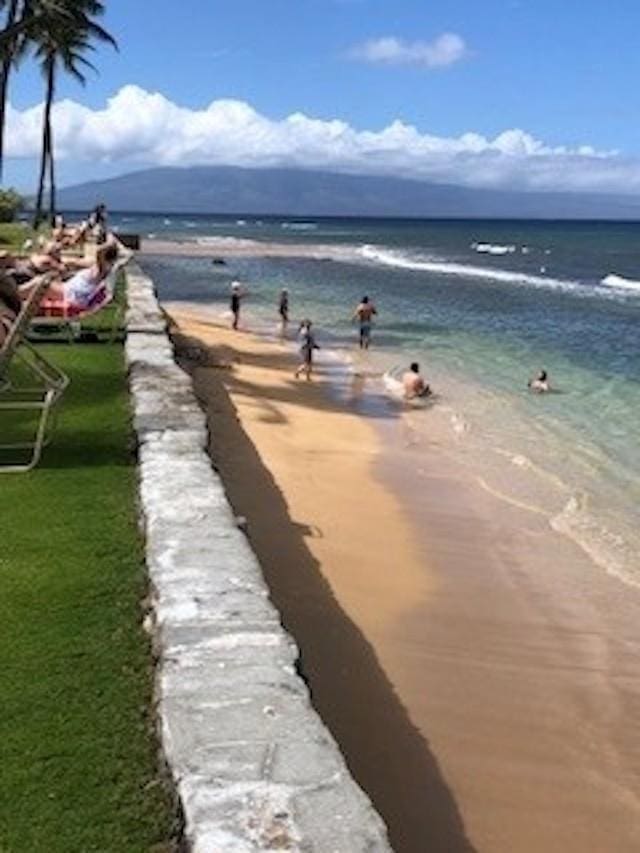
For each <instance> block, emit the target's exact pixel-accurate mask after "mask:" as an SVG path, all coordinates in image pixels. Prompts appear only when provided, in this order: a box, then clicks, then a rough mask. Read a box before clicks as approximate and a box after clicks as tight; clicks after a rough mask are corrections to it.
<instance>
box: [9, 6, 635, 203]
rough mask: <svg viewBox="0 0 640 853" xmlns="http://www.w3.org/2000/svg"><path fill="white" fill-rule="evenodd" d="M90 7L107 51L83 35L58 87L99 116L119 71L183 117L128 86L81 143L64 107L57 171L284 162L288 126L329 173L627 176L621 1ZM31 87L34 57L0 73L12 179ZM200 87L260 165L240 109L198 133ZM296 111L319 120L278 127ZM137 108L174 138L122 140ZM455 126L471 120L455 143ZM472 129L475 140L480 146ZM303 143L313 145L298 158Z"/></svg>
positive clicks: (630, 13) (584, 182)
mask: <svg viewBox="0 0 640 853" xmlns="http://www.w3.org/2000/svg"><path fill="white" fill-rule="evenodd" d="M106 5H107V16H106V18H105V25H106V27H107V28H108V29H109V30H110V31H111V32H112V33H113V34H114V35H115V36H116V38H117V39H118V42H119V45H120V52H119V53H114V52H113V51H111V50H108V49H107V50H105V49H102V48H101V49H99V50H98V52H97V53H96V55H95V57H94V58H93V59H94V61H95V64H96V65H97V66H98V67H99V69H100V74H99V75H98V76H95V75H93V74H91V73H89V77H88V85H87V87H86V88H82V87H81V86H79V85H78V84H76V83H74V82H73V81H71V80H62V81H61V83H60V87H59V94H60V97H61V98H68V99H70V100H71V101H73V102H77V103H78V104H82V105H84V106H86V107H88V108H90V110H91V111H94V112H97V113H99V112H100V111H104V110H105V107H106V105H107V101H108V99H110V98H113V97H114V96H115V95H116V94H117V93H118V92H119V91H120V90H121V89H122V88H123V87H130V86H132V85H133V86H135V87H137V89H136V91H137V92H138V94H140V92H144V93H160V94H161V95H162V96H164V98H165V99H166V101H167V102H169V103H171V104H172V105H175V106H176V108H180V109H181V110H186V111H187V112H188V114H181V113H180V112H179V111H178V113H177V114H176V115H175V116H173V117H172V118H171V119H169V118H168V117H167V115H166V112H167V110H166V109H164V108H163V110H161V112H162V113H163V117H162V119H160V117H159V115H158V114H155V115H154V113H153V110H150V108H149V104H148V103H147V102H146V101H145V98H144V97H142V96H140V97H137V98H131V97H129V98H125V99H123V102H122V103H121V104H119V106H118V105H116V108H115V109H114V110H112V113H113V114H110V115H108V116H103V119H104V120H103V121H101V122H99V124H98V127H99V132H100V134H101V136H102V140H101V146H100V147H99V150H96V149H95V147H92V145H91V144H88V143H87V144H85V145H84V148H83V147H82V146H80V145H78V144H76V142H75V141H74V140H73V139H72V138H71V128H77V127H78V123H79V122H81V121H85V119H87V116H85V114H84V113H83V114H82V115H80V113H79V112H78V110H76V111H75V112H73V110H67V112H68V113H69V115H67V113H65V116H62V115H61V117H60V124H61V130H60V131H58V133H57V138H58V139H59V140H61V159H60V168H61V175H62V180H63V182H67V183H68V182H71V181H74V180H84V179H86V178H88V177H91V176H92V175H95V176H102V175H107V174H113V173H117V172H122V171H127V170H128V169H129V168H140V167H142V166H146V165H154V164H156V163H157V164H173V163H176V164H181V163H185V164H186V163H190V162H195V161H196V160H198V158H200V160H201V161H203V162H223V161H227V162H232V163H236V164H246V165H270V164H273V163H276V162H279V161H281V162H283V163H284V162H289V158H290V156H291V152H289V151H288V150H287V144H288V143H287V141H286V137H287V136H288V135H289V136H291V137H292V139H293V138H294V137H295V140H294V141H293V142H292V143H291V144H292V145H293V149H294V154H293V162H295V163H296V164H297V165H301V166H305V165H310V166H314V167H317V166H318V165H322V162H323V156H324V155H323V152H324V153H326V156H327V163H328V165H329V166H331V167H333V168H337V169H341V170H347V171H354V170H355V171H358V170H364V171H366V170H371V169H372V168H373V169H375V170H378V171H386V172H391V173H393V172H397V173H399V174H408V175H412V174H415V175H416V176H417V177H425V178H430V179H441V180H449V181H450V180H453V181H458V180H459V182H461V183H473V182H474V180H475V179H474V172H473V164H469V163H466V162H465V163H462V166H459V172H456V162H458V161H460V162H461V161H464V160H465V158H470V159H471V160H474V158H476V159H478V158H479V159H478V164H480V165H481V166H482V168H481V169H479V170H476V171H477V173H478V175H479V177H478V179H477V180H475V182H476V183H479V184H482V185H487V184H489V185H491V184H493V185H500V186H510V185H514V186H524V187H526V186H532V187H536V188H552V187H553V186H554V182H555V181H556V177H555V176H556V175H557V176H559V177H560V178H562V179H565V178H566V181H568V188H573V187H575V188H578V189H582V188H588V189H594V188H595V189H603V190H604V189H607V190H608V189H612V190H618V189H623V190H625V189H629V188H632V189H634V190H635V189H636V187H635V184H634V180H635V178H636V172H637V170H638V161H639V160H640V130H639V123H638V121H637V118H636V113H637V108H636V100H637V95H636V85H635V84H636V81H637V80H638V79H640V54H639V52H638V50H637V33H638V31H640V4H639V3H637V0H612V2H609V3H604V2H602V0H582V2H580V0H482V2H481V0H448V2H441V0H430V2H427V0H224V2H218V0H182V2H179V3H176V2H175V0H174V2H169V0H153V2H143V0H106ZM443 38H444V39H445V40H444V41H442V39H443ZM447 39H449V41H447ZM41 97H42V88H41V80H40V77H39V74H38V71H37V70H36V69H34V68H33V67H32V66H31V64H30V63H29V62H26V63H25V65H24V66H23V68H21V69H20V71H19V73H18V74H17V75H16V76H15V78H14V81H13V84H12V87H11V93H10V99H11V103H12V105H13V107H14V108H15V110H16V114H15V119H16V121H15V122H14V123H13V124H11V125H10V132H13V134H14V138H13V144H12V145H11V146H10V153H11V154H12V155H14V156H12V157H11V160H10V162H9V163H8V168H7V177H8V178H9V179H13V180H14V181H16V182H18V183H19V184H20V185H23V186H27V185H29V184H30V182H31V181H32V173H33V172H34V160H33V154H34V153H35V149H34V145H35V140H31V135H34V134H35V130H34V126H35V124H36V123H35V122H34V118H33V115H34V114H33V107H35V106H36V105H38V104H39V103H40V101H41ZM214 101H219V102H221V103H223V104H224V103H227V104H228V103H229V102H230V101H234V102H238V103H242V104H244V105H246V106H247V108H248V109H250V110H252V111H253V112H254V113H255V114H257V115H258V116H259V117H260V120H261V121H260V123H259V134H260V133H262V134H265V135H266V137H268V140H269V141H268V144H267V145H266V149H267V150H268V152H269V157H268V158H267V160H266V162H264V163H262V162H261V161H260V158H259V151H256V150H255V148H254V149H251V150H246V141H245V140H242V139H241V138H240V137H242V128H243V126H244V129H245V132H246V134H251V133H253V134H254V136H255V131H256V126H257V125H256V121H255V120H254V119H253V118H252V116H251V115H249V114H248V113H247V114H246V115H244V116H243V117H242V118H241V119H240V120H239V119H238V116H237V115H235V113H233V115H232V116H231V118H230V119H229V121H231V124H232V125H233V128H234V129H233V128H232V131H227V124H225V122H226V121H227V118H226V117H225V115H224V112H225V110H224V109H223V108H221V109H220V110H219V111H218V114H217V115H216V118H215V121H214V120H213V119H212V118H211V117H209V119H210V126H209V130H208V131H205V130H203V129H202V127H201V124H202V121H201V119H199V118H198V116H201V114H202V113H203V111H206V109H207V107H208V106H209V105H210V104H211V103H212V102H214ZM30 110H31V112H29V111H30ZM122 112H129V113H131V112H134V113H136V118H137V120H138V121H139V122H141V123H142V124H143V127H142V128H141V129H140V128H138V129H136V127H135V126H134V125H131V126H128V127H127V129H126V133H125V129H124V128H123V126H122V121H121V119H122ZM236 112H237V111H236ZM298 113H302V114H303V115H304V116H305V117H306V118H307V119H309V120H311V119H313V120H317V121H318V122H321V125H322V126H320V127H315V128H314V127H313V126H312V125H311V124H307V125H305V126H304V127H303V128H302V129H301V128H300V127H298V126H294V127H292V126H291V124H290V123H286V121H287V119H288V117H290V116H291V115H294V114H298ZM70 115H71V118H70V117H69V116H70ZM145 117H146V119H147V124H148V123H153V122H154V121H155V122H157V123H158V124H157V132H158V134H162V135H163V136H164V137H165V138H167V137H169V136H171V137H173V136H174V134H175V135H176V136H177V137H180V134H187V135H188V137H189V138H188V139H186V140H182V141H181V142H180V144H179V145H178V144H176V145H174V148H173V150H172V151H168V150H160V148H159V146H158V145H157V144H156V143H155V142H154V144H149V145H148V146H147V147H146V149H145V147H144V146H137V143H136V142H135V140H136V138H140V137H141V136H144V135H145V129H147V130H148V127H147V124H145ZM129 119H131V116H129ZM334 120H338V121H339V122H341V123H342V126H343V133H342V136H341V139H340V144H339V145H338V147H339V148H340V149H341V150H340V152H339V153H338V152H337V150H336V146H335V145H334V147H333V148H332V147H331V146H332V136H333V135H335V133H336V132H337V131H336V129H335V128H334V129H333V130H332V131H330V129H329V127H330V126H329V124H328V123H330V122H332V121H334ZM171 121H173V122H174V125H173V126H172V125H171ZM238 122H239V123H238ZM394 122H395V123H400V124H401V126H402V127H403V128H405V127H410V128H412V129H413V130H414V131H415V132H414V133H413V134H407V133H401V134H400V136H401V137H402V139H399V135H398V133H393V134H391V137H392V141H391V143H390V140H389V136H390V135H389V134H387V135H385V136H382V137H380V138H377V137H376V139H375V140H374V144H373V147H372V146H371V145H370V142H371V140H370V139H369V138H368V137H367V136H366V134H374V135H375V134H381V133H382V132H383V131H384V130H385V128H389V127H392V126H393V125H394ZM243 123H244V124H243ZM283 123H284V124H283ZM65 127H66V130H65ZM187 127H188V128H190V130H189V131H188V133H187V130H186V128H187ZM194 128H197V131H196V130H195V129H194ZM345 128H346V130H345ZM94 129H95V128H94ZM514 130H518V131H520V132H522V133H523V134H524V135H525V137H523V138H522V139H521V138H518V139H515V138H514V137H513V136H509V137H506V138H505V139H506V142H505V143H504V144H503V142H499V143H497V145H495V146H492V144H491V142H492V140H495V139H496V138H501V134H504V133H505V132H510V131H514ZM196 132H197V133H198V134H205V133H209V134H214V132H215V134H216V135H217V136H218V141H216V142H215V143H214V142H213V141H212V142H211V144H210V145H207V144H206V140H204V139H199V141H198V145H197V146H196V145H193V144H192V139H193V135H194V133H196ZM88 133H89V130H88V129H86V128H85V136H87V135H88ZM347 133H348V134H351V137H350V138H349V140H347V141H345V138H344V136H345V134H347ZM296 134H298V135H296ZM363 134H364V136H363ZM465 134H473V139H471V141H470V142H469V143H468V144H467V142H465V141H464V135H465ZM338 135H340V134H338ZM19 136H21V137H22V138H23V139H24V145H22V147H21V144H20V142H19V141H18V137H19ZM105 136H106V137H107V138H108V140H113V146H112V147H111V148H110V147H109V145H105V144H102V143H104V141H105V140H104V137H105ZM276 137H277V139H276ZM476 137H481V138H482V139H484V140H485V141H487V143H488V144H487V145H486V146H484V147H483V145H482V144H481V143H478V142H477V140H476ZM221 138H224V139H225V140H226V141H225V143H224V144H221V143H220V141H219V140H220V139H221ZM461 138H462V139H463V142H462V143H460V142H458V143H456V144H453V146H452V145H449V141H451V140H460V139H461ZM127 139H129V140H132V149H131V150H130V151H129V150H127V144H126V143H127ZM433 139H435V140H440V142H439V143H437V142H434V143H433V144H432V142H431V140H433ZM529 139H531V140H533V142H534V143H535V144H532V145H530V144H529V141H528V140H529ZM523 140H524V141H523ZM166 141H167V147H168V148H170V147H171V146H170V140H169V139H168V138H167V140H166ZM85 143H86V140H85ZM181 146H182V147H181ZM234 146H235V147H234ZM305 146H306V148H307V150H308V151H309V152H313V153H312V154H309V156H308V158H307V159H305V156H306V155H305V152H304V149H305ZM323 146H324V148H323ZM536 146H537V148H536ZM581 146H589V147H590V148H591V149H593V155H594V156H592V154H591V152H590V150H589V149H586V148H581ZM390 147H391V148H392V149H393V152H392V154H391V155H389V156H388V157H387V153H386V152H387V151H388V150H389V148H390ZM451 147H453V149H455V150H454V151H453V152H452V153H451V152H449V153H448V148H451ZM134 149H135V150H134ZM325 149H326V151H325ZM480 149H482V150H480ZM521 149H522V150H521ZM613 151H615V152H619V153H618V154H617V155H615V156H614V155H612V153H611V152H613ZM15 155H18V156H15ZM403 157H404V159H403ZM447 157H448V158H449V159H447ZM514 157H515V158H518V157H520V160H519V161H518V162H517V163H516V162H515V160H514V159H513V158H514ZM510 158H511V159H510ZM445 161H446V162H445ZM454 161H456V162H454ZM498 161H500V163H498ZM543 161H544V163H543ZM551 161H554V163H555V164H556V167H557V168H556V170H555V171H554V170H553V169H552V168H551V166H552V165H553V164H552V163H551ZM474 162H475V161H474ZM372 164H373V165H372ZM476 165H477V164H476ZM530 166H532V169H533V171H532V172H531V175H532V177H528V175H529V173H530V171H531V170H530ZM591 167H595V168H591ZM574 173H575V175H574ZM638 180H639V186H640V178H638ZM547 184H549V186H548V187H547Z"/></svg>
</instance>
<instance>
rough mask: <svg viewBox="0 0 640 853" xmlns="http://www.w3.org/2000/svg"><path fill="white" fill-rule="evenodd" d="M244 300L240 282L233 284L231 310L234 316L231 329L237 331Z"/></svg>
mask: <svg viewBox="0 0 640 853" xmlns="http://www.w3.org/2000/svg"><path fill="white" fill-rule="evenodd" d="M242 299H244V293H243V292H242V290H241V288H240V282H239V281H233V282H231V301H230V306H229V307H230V308H231V314H232V318H233V319H232V321H231V328H232V329H234V330H235V331H237V329H238V321H239V320H240V302H241V300H242Z"/></svg>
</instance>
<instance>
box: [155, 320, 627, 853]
mask: <svg viewBox="0 0 640 853" xmlns="http://www.w3.org/2000/svg"><path fill="white" fill-rule="evenodd" d="M170 310H171V314H172V316H173V318H174V320H176V321H177V322H178V324H179V326H180V333H179V334H178V335H177V337H176V342H177V344H178V348H179V351H180V352H181V353H182V358H183V362H184V364H185V366H186V367H187V368H188V369H190V370H191V371H192V373H193V375H194V380H195V384H196V388H197V391H198V394H199V396H200V398H201V401H202V403H203V405H204V406H205V407H206V409H207V411H208V413H209V415H210V428H211V433H212V440H211V453H212V457H213V459H214V462H215V464H216V466H217V467H218V468H219V469H220V472H221V475H222V477H223V480H224V482H225V485H226V488H227V490H228V493H229V496H230V499H231V501H232V504H233V505H234V507H235V510H236V512H237V513H239V514H241V515H244V516H246V517H247V519H248V534H249V537H250V540H251V542H252V545H253V547H254V548H255V550H256V552H257V554H258V556H259V558H260V561H261V563H262V565H263V568H264V570H265V574H266V577H267V580H268V583H269V585H270V588H271V590H272V595H273V598H274V601H275V603H276V605H277V606H278V607H279V609H280V611H281V613H282V614H283V618H284V621H285V624H286V626H287V627H288V628H289V630H290V631H291V632H292V634H293V635H294V636H295V638H296V640H297V641H298V644H299V646H300V648H301V652H302V671H303V674H304V675H305V676H306V677H307V678H308V680H309V683H310V687H311V690H312V694H313V698H314V703H315V705H316V707H317V708H318V710H319V711H320V713H321V715H322V716H323V718H324V719H325V721H326V722H327V724H328V725H329V726H330V728H331V730H332V731H333V733H334V735H335V737H336V738H337V739H338V741H339V743H340V744H341V747H342V749H343V751H344V752H345V754H346V757H347V760H348V762H349V764H350V767H351V769H352V771H353V773H354V775H355V776H356V778H357V779H358V780H359V781H360V783H361V784H362V785H363V787H365V788H366V790H367V791H368V792H369V794H370V796H371V797H372V799H373V800H374V802H375V804H376V806H377V808H378V809H379V810H380V812H381V813H382V815H383V817H384V818H385V820H386V821H387V824H388V826H389V828H390V833H391V838H392V842H393V844H394V848H395V849H396V850H397V851H398V853H408V851H410V852H411V853H427V852H428V853H431V851H443V853H444V852H445V851H446V853H456V851H470V850H473V849H476V850H479V851H482V853H485V851H486V852H487V853H489V851H491V853H538V851H545V853H547V851H551V853H553V851H558V853H567V851H571V853H572V851H580V853H583V852H584V853H587V851H588V853H609V851H611V852H612V853H613V851H615V853H627V851H629V853H631V851H636V850H640V802H639V794H640V739H639V738H638V737H637V736H636V719H637V714H638V711H640V691H639V685H640V678H639V677H638V676H640V671H639V669H640V667H639V665H638V655H637V652H638V651H639V650H640V643H639V642H638V633H637V629H636V624H635V623H636V613H637V605H638V602H639V597H638V595H637V593H636V591H628V590H626V589H625V588H624V587H622V585H621V584H620V583H619V582H618V581H615V580H614V579H611V578H608V577H607V576H606V575H604V574H603V573H601V572H599V571H596V570H595V569H594V567H593V566H591V564H590V563H589V561H588V560H587V559H586V558H585V556H584V555H583V554H582V552H580V551H578V549H577V548H575V547H573V546H572V545H571V544H570V543H569V542H568V541H567V540H565V539H564V538H563V537H562V536H560V535H558V534H554V533H552V532H550V530H549V528H548V526H547V525H546V524H545V522H544V520H543V519H540V518H538V517H534V516H531V515H530V514H527V513H526V512H524V511H523V510H522V509H518V508H516V507H506V506H505V505H504V503H502V502H499V501H497V500H496V499H495V498H492V497H491V496H489V495H487V494H486V493H484V492H480V490H479V489H478V488H477V487H476V486H474V484H473V483H471V482H470V481H469V480H468V478H466V476H465V472H464V471H463V470H457V469H456V468H455V466H452V465H451V464H450V461H449V462H447V461H446V460H445V459H444V458H443V456H442V454H438V453H437V447H435V446H434V448H433V449H434V450H435V451H436V452H433V453H430V454H429V456H428V458H429V464H428V467H427V470H426V471H425V465H424V459H425V456H424V454H425V451H427V452H428V451H429V448H425V447H416V446H414V445H413V444H412V441H411V440H407V435H408V434H409V435H410V433H411V430H410V422H409V424H408V425H407V422H406V418H397V419H395V420H394V419H391V420H385V419H377V418H376V417H375V413H374V412H369V416H368V417H367V416H366V415H365V414H362V413H361V414H356V413H355V411H354V410H353V408H350V407H349V406H348V405H345V404H344V403H338V402H336V399H335V397H334V396H332V395H331V394H329V393H328V392H327V388H326V385H324V384H323V383H322V382H321V381H319V380H315V381H314V382H313V383H306V382H304V381H302V380H299V381H296V380H295V379H294V378H293V367H294V360H293V357H292V355H291V353H290V352H289V351H288V350H287V349H285V347H284V346H282V345H280V344H278V343H276V342H270V341H267V340H265V339H263V338H257V337H254V336H252V335H249V334H246V333H233V332H231V331H230V330H228V329H222V328H220V327H219V326H216V325H214V324H213V323H209V322H206V321H204V320H203V319H202V316H199V315H198V314H196V313H194V312H192V311H189V310H185V309H184V308H179V307H177V306H176V305H174V306H171V307H170ZM198 341H201V342H203V343H204V344H207V345H208V346H210V347H211V348H210V349H208V350H203V348H202V346H201V344H200V343H199V342H198ZM409 421H410V419H409ZM381 441H384V442H387V443H390V444H391V447H392V449H393V452H392V453H381V452H380V451H381ZM417 453H420V454H422V456H420V459H421V464H420V465H417V464H416V459H417V458H418V457H417V456H416V454H417ZM401 497H404V501H403V502H402V503H401V502H400V498H401Z"/></svg>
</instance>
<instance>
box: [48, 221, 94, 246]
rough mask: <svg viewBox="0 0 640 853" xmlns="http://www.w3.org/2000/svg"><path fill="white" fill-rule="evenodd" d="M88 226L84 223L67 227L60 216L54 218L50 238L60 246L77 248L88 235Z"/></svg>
mask: <svg viewBox="0 0 640 853" xmlns="http://www.w3.org/2000/svg"><path fill="white" fill-rule="evenodd" d="M88 231H89V226H88V224H87V223H86V222H81V223H80V224H79V225H67V224H66V223H65V221H64V219H63V218H62V216H56V222H55V226H54V228H53V231H52V232H51V236H52V237H53V239H54V240H55V242H56V243H58V244H59V245H60V246H77V245H78V244H79V243H81V242H82V241H83V240H84V239H85V238H86V237H87V234H88Z"/></svg>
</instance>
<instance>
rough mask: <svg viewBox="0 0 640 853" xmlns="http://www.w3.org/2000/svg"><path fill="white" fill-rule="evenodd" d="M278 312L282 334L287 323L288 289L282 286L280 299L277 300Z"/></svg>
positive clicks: (285, 329)
mask: <svg viewBox="0 0 640 853" xmlns="http://www.w3.org/2000/svg"><path fill="white" fill-rule="evenodd" d="M278 314H279V315H280V328H281V331H282V334H283V335H284V334H285V333H286V331H287V325H288V323H289V291H288V290H287V288H286V287H283V288H282V290H281V291H280V299H279V300H278Z"/></svg>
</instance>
